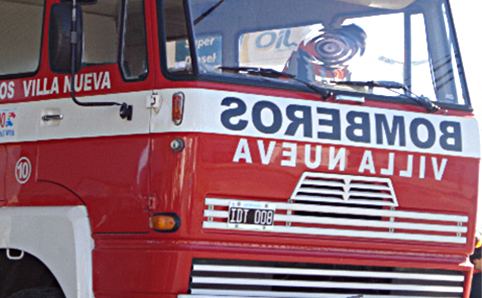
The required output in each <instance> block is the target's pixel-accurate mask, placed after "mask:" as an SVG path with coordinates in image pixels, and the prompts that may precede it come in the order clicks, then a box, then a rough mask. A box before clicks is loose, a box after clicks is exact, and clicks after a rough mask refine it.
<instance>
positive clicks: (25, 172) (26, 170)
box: [15, 157, 32, 184]
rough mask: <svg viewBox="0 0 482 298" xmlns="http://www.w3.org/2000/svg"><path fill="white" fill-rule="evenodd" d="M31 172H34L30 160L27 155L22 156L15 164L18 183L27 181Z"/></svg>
mask: <svg viewBox="0 0 482 298" xmlns="http://www.w3.org/2000/svg"><path fill="white" fill-rule="evenodd" d="M30 174H32V164H31V163H30V160H29V159H28V158H26V157H22V158H20V159H19V160H18V161H17V164H16V165H15V178H17V181H18V183H20V184H24V183H26V182H27V181H28V179H30Z"/></svg>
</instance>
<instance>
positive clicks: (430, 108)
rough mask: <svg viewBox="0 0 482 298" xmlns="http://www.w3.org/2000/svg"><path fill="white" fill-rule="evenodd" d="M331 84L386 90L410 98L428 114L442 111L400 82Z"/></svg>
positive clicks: (344, 82)
mask: <svg viewBox="0 0 482 298" xmlns="http://www.w3.org/2000/svg"><path fill="white" fill-rule="evenodd" d="M330 83H333V84H335V85H346V86H360V87H369V88H374V87H378V88H385V89H388V90H391V91H393V92H395V93H397V94H398V95H401V96H404V97H406V98H409V99H411V100H413V101H415V102H416V103H418V104H419V105H421V106H423V107H424V108H426V109H427V112H429V113H435V112H437V111H438V110H440V107H439V106H438V105H436V104H435V103H433V102H431V101H430V100H429V99H428V98H426V97H423V96H418V95H416V94H414V93H413V92H412V91H410V89H409V88H408V87H407V85H405V84H403V83H399V82H394V81H332V82H330ZM393 89H402V90H403V91H405V93H400V92H396V91H394V90H393Z"/></svg>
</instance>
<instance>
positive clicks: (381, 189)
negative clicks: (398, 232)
mask: <svg viewBox="0 0 482 298" xmlns="http://www.w3.org/2000/svg"><path fill="white" fill-rule="evenodd" d="M291 199H292V200H293V201H295V202H304V203H309V202H314V203H332V204H349V205H364V206H389V207H396V206H398V202H397V198H396V196H395V192H394V190H393V187H392V182H391V180H390V179H388V178H378V177H364V176H349V175H335V174H323V173H304V174H303V176H301V179H300V181H299V182H298V185H297V186H296V188H295V190H294V192H293V195H292V196H291Z"/></svg>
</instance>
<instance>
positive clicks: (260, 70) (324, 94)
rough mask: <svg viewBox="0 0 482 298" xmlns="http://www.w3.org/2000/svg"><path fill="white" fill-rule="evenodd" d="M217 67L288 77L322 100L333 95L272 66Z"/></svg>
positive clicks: (253, 73) (240, 71) (260, 74)
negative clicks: (319, 96)
mask: <svg viewBox="0 0 482 298" xmlns="http://www.w3.org/2000/svg"><path fill="white" fill-rule="evenodd" d="M219 69H221V70H222V71H227V72H233V73H246V74H250V75H258V76H262V77H267V78H274V79H278V78H281V77H283V78H289V79H292V80H294V81H297V82H299V83H302V84H303V85H305V86H306V87H308V88H310V89H311V90H313V91H314V92H315V93H316V94H319V95H321V98H322V99H323V100H327V99H328V98H330V97H332V96H333V93H332V92H331V91H329V90H328V89H325V88H322V87H319V86H317V85H315V84H312V83H310V82H305V81H303V80H300V79H298V78H297V77H296V76H294V75H292V74H290V73H287V72H283V71H277V70H275V69H272V68H262V67H229V66H220V67H219Z"/></svg>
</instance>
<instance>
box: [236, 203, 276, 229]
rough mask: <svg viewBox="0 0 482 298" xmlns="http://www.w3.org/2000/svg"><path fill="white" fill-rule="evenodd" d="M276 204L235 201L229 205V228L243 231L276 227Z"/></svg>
mask: <svg viewBox="0 0 482 298" xmlns="http://www.w3.org/2000/svg"><path fill="white" fill-rule="evenodd" d="M275 211H276V208H275V206H274V204H269V203H258V202H243V201H235V202H231V203H230V204H229V215H228V227H229V228H231V229H241V230H267V229H270V228H272V227H273V225H274V215H275Z"/></svg>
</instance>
